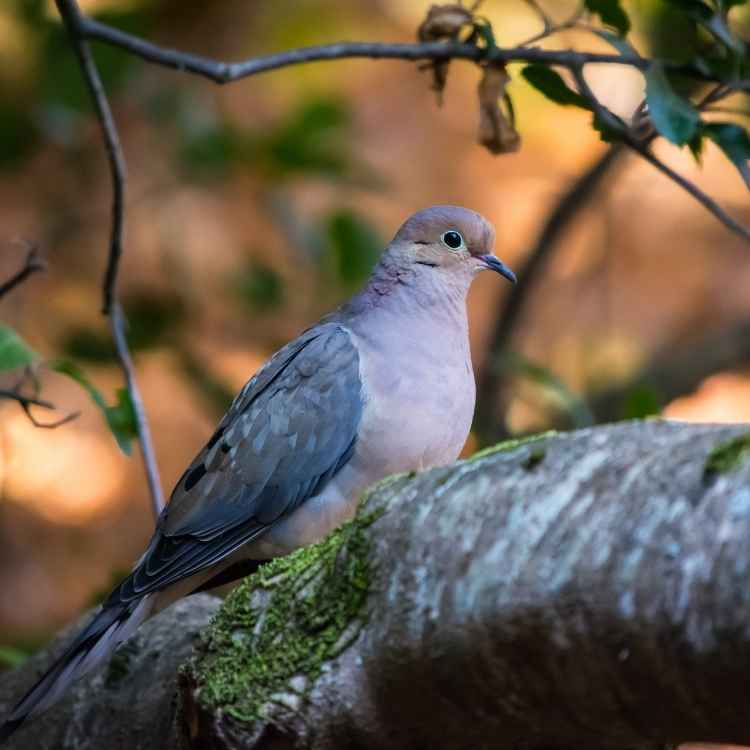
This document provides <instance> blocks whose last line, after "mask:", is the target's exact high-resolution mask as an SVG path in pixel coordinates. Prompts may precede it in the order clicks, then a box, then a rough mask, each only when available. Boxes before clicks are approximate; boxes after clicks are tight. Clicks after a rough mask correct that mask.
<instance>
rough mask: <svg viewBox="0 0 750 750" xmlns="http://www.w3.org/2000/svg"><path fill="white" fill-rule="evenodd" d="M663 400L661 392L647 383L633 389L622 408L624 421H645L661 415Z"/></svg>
mask: <svg viewBox="0 0 750 750" xmlns="http://www.w3.org/2000/svg"><path fill="white" fill-rule="evenodd" d="M662 406H663V399H662V397H661V396H660V394H659V392H658V391H657V390H656V389H655V388H654V387H653V386H650V385H648V384H646V383H641V384H639V385H636V386H634V387H633V388H631V389H630V390H629V391H628V392H627V394H626V395H625V401H624V403H623V406H622V418H623V419H644V418H645V417H653V416H655V415H657V414H660V413H661V410H662Z"/></svg>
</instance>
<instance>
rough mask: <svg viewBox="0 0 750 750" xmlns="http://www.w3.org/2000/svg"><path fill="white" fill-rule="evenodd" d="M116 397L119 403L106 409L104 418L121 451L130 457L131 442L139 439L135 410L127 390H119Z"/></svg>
mask: <svg viewBox="0 0 750 750" xmlns="http://www.w3.org/2000/svg"><path fill="white" fill-rule="evenodd" d="M115 395H116V396H117V403H116V404H115V406H108V407H106V409H105V410H104V416H105V418H106V420H107V424H108V425H109V429H110V430H111V431H112V434H113V435H114V436H115V440H117V444H118V445H119V446H120V450H121V451H122V452H123V453H124V454H126V455H127V456H129V455H130V453H131V450H132V446H131V441H132V440H133V439H135V438H137V437H138V426H137V423H136V419H135V409H134V408H133V402H132V400H131V399H130V392H129V391H128V389H127V388H118V389H117V391H116V393H115Z"/></svg>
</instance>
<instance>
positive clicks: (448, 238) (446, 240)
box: [440, 229, 464, 250]
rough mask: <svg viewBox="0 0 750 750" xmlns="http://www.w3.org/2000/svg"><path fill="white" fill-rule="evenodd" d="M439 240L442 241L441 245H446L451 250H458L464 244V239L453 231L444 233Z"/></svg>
mask: <svg viewBox="0 0 750 750" xmlns="http://www.w3.org/2000/svg"><path fill="white" fill-rule="evenodd" d="M440 239H441V240H442V241H443V244H444V245H448V247H449V248H450V249H451V250H458V248H459V247H461V245H463V244H464V238H463V237H462V236H461V235H460V234H459V233H458V232H456V231H455V230H454V229H451V230H450V231H449V232H445V233H444V234H443V236H442V237H441V238H440Z"/></svg>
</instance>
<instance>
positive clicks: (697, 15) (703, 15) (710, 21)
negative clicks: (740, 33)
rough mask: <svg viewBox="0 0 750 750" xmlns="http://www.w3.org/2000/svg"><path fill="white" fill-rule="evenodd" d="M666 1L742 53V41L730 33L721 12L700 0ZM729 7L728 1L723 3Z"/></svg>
mask: <svg viewBox="0 0 750 750" xmlns="http://www.w3.org/2000/svg"><path fill="white" fill-rule="evenodd" d="M667 3H668V4H669V5H672V6H674V7H675V8H679V9H680V10H682V11H683V12H684V13H685V15H686V16H688V17H689V18H691V19H692V20H693V21H696V22H697V23H699V24H701V25H702V26H703V27H704V28H705V29H706V30H707V31H708V32H709V33H710V34H712V35H713V36H714V37H715V38H716V39H718V40H719V41H720V42H721V43H722V44H724V45H726V46H727V47H728V48H729V49H731V50H733V51H734V52H736V53H737V54H738V55H742V54H744V49H745V45H744V43H743V42H742V41H741V40H739V39H735V37H734V36H733V35H732V32H731V30H730V29H729V27H728V26H727V23H726V20H725V18H724V15H723V14H722V13H719V12H717V11H715V10H714V9H713V8H712V7H710V6H709V5H708V4H706V3H704V2H702V0H667ZM730 7H731V6H730V4H729V3H725V8H726V9H727V10H729V8H730Z"/></svg>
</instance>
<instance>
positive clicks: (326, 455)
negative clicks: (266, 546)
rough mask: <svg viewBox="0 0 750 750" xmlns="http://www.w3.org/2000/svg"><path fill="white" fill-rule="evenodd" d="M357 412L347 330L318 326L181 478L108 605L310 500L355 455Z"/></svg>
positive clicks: (268, 369) (171, 577) (262, 377)
mask: <svg viewBox="0 0 750 750" xmlns="http://www.w3.org/2000/svg"><path fill="white" fill-rule="evenodd" d="M361 415H362V388H361V383H360V377H359V357H358V354H357V349H356V347H355V346H354V344H353V343H352V340H351V337H350V335H349V333H348V332H347V331H346V330H345V329H344V328H341V327H340V326H338V325H336V324H333V323H329V324H324V325H320V326H318V327H316V328H312V329H310V330H309V331H307V332H305V333H304V334H302V336H300V337H299V338H298V339H296V340H295V341H293V342H292V343H291V344H288V345H287V346H286V347H284V348H283V349H281V350H280V351H279V352H278V353H277V354H276V355H275V356H274V357H273V358H272V359H271V360H270V361H269V362H268V363H267V364H266V366H265V367H263V369H262V370H261V371H260V372H259V373H258V374H257V375H256V376H255V377H254V378H253V379H252V380H250V382H249V383H248V384H247V385H246V386H245V387H244V388H243V389H242V391H241V392H240V394H239V395H238V396H237V398H236V399H235V400H234V402H233V404H232V406H231V407H230V408H229V411H228V412H227V414H226V415H225V416H224V418H223V419H222V421H221V423H220V424H219V427H218V429H217V430H216V432H215V433H214V435H213V437H212V438H211V439H210V440H209V442H208V444H207V445H206V447H205V448H204V449H203V450H202V451H201V452H200V453H199V454H198V456H197V457H196V458H195V460H194V461H193V462H192V464H191V465H190V466H189V467H188V469H187V471H186V472H185V473H184V474H183V476H182V478H181V479H180V481H179V482H178V483H177V486H176V487H175V489H174V491H173V493H172V498H171V500H170V502H169V504H168V505H167V507H166V508H165V509H164V512H163V513H162V515H161V517H160V519H159V523H158V525H157V530H156V533H155V534H154V537H153V538H152V540H151V542H150V544H149V546H148V549H147V550H146V553H145V554H144V556H143V558H142V559H141V560H140V562H139V564H138V565H137V567H136V568H135V569H134V571H133V572H132V573H131V574H130V576H129V577H128V578H126V579H125V580H124V581H123V582H122V584H121V585H120V586H119V587H118V588H117V589H116V590H115V591H113V592H112V594H111V595H110V597H109V599H108V600H107V602H106V604H105V606H107V605H112V604H115V603H117V604H122V603H125V602H129V601H132V600H134V599H137V598H140V597H141V596H143V595H144V594H147V593H149V592H152V591H157V590H159V589H162V588H164V587H165V586H168V585H170V584H172V583H174V582H175V581H178V580H180V579H181V578H186V577H187V576H190V575H193V574H194V573H196V572H198V571H199V570H202V569H204V568H207V567H209V566H211V565H213V564H214V563H216V562H218V561H219V560H221V559H222V558H224V557H226V556H227V555H228V554H230V553H231V552H232V551H233V550H235V549H237V548H238V547H240V546H241V545H243V544H245V543H246V542H248V541H250V540H252V539H254V538H256V537H258V536H260V535H261V534H263V533H264V532H265V531H266V530H267V529H268V528H269V527H270V526H272V525H273V524H274V523H275V522H277V521H278V520H279V519H281V518H282V517H284V516H286V515H287V514H288V513H290V512H291V511H293V510H294V509H295V508H297V507H298V506H299V505H300V504H301V503H303V502H304V501H305V500H307V499H308V498H309V497H312V496H314V495H316V494H317V493H318V492H320V491H321V490H322V489H323V487H324V486H325V485H326V484H327V482H328V481H330V479H331V478H332V477H333V476H335V474H336V473H337V472H338V471H339V469H341V467H342V466H344V464H345V463H346V462H347V461H348V460H349V458H350V457H351V455H352V452H353V450H354V444H355V441H356V436H357V430H358V426H359V422H360V418H361Z"/></svg>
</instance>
